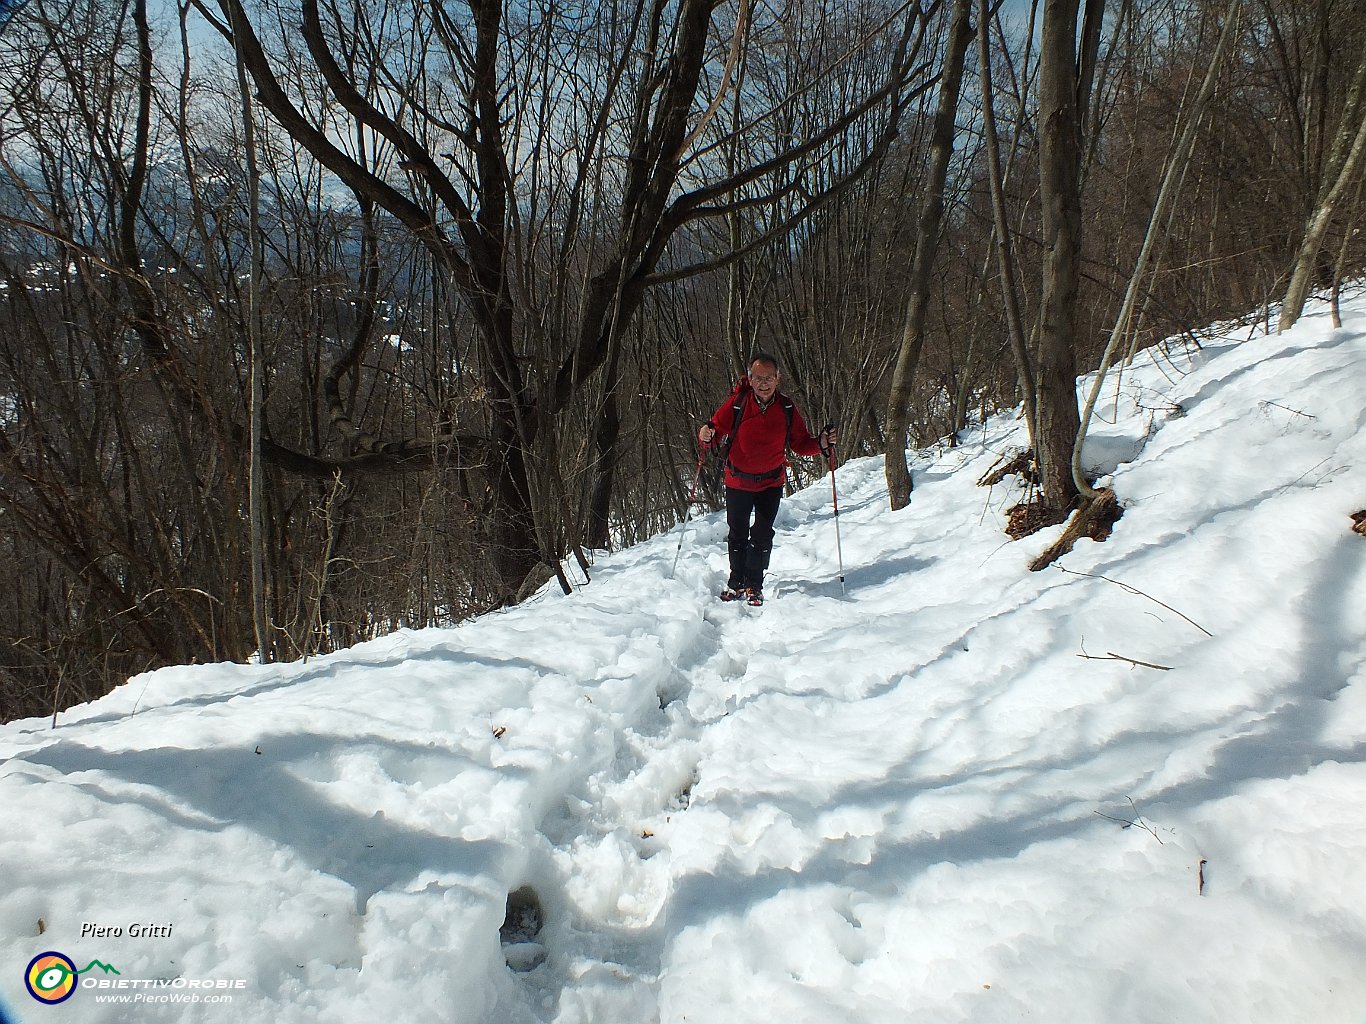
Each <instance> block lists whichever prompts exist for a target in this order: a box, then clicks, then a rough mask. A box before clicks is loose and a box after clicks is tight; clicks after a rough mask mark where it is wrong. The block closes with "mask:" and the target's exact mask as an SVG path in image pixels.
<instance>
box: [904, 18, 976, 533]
mask: <svg viewBox="0 0 1366 1024" xmlns="http://www.w3.org/2000/svg"><path fill="white" fill-rule="evenodd" d="M971 10H972V0H954V5H953V13H952V15H951V21H950V24H949V38H948V48H947V50H946V51H945V53H944V67H943V71H942V72H941V74H940V78H939V106H938V109H937V110H936V111H935V116H934V138H933V141H932V143H931V146H930V173H929V181H928V182H927V184H926V189H925V202H924V205H923V206H922V207H921V209H920V218H919V223H918V225H917V232H916V243H915V258H914V261H913V263H912V265H911V281H910V299H909V300H908V303H907V306H906V321H905V326H904V328H903V330H902V335H901V349H900V352H899V353H898V355H897V360H896V369H895V370H894V371H893V374H892V388H891V395H890V397H889V398H888V401H887V454H886V455H885V456H884V472H885V473H886V476H887V494H888V497H889V498H890V500H891V505H892V508H893V509H899V508H904V507H905V506H906V504H907V502H909V501H910V499H911V488H912V483H911V470H910V467H909V466H908V465H907V463H906V449H907V447H908V444H909V438H908V437H907V424H908V421H909V419H910V404H911V387H912V385H913V384H914V383H915V371H916V368H917V366H918V365H919V363H920V352H921V349H922V348H923V347H924V345H925V315H926V311H927V310H928V308H929V302H930V273H931V271H932V270H933V269H934V258H935V254H936V253H937V252H938V249H939V229H940V225H941V224H942V223H943V220H944V183H945V182H946V181H947V180H948V174H949V159H950V158H951V157H952V156H953V140H954V135H955V133H956V130H957V128H956V123H955V122H956V120H957V116H958V97H959V92H960V90H961V86H962V82H963V62H964V59H965V57H966V55H967V52H968V44H969V43H970V42H972V24H971V21H970V13H971Z"/></svg>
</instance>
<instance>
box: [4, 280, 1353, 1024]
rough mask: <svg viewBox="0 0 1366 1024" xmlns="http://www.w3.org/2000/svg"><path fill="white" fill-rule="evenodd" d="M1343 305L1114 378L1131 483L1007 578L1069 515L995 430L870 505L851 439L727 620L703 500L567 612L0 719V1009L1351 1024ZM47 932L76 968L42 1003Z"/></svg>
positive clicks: (597, 1021)
mask: <svg viewBox="0 0 1366 1024" xmlns="http://www.w3.org/2000/svg"><path fill="white" fill-rule="evenodd" d="M1344 318H1345V326H1344V327H1343V328H1342V329H1340V330H1336V331H1335V330H1331V329H1330V328H1329V326H1328V323H1327V319H1326V316H1325V315H1324V314H1323V313H1322V312H1321V311H1311V315H1309V316H1308V317H1306V318H1305V320H1304V321H1302V324H1301V326H1300V327H1298V328H1297V329H1296V330H1295V331H1293V332H1291V333H1288V334H1286V335H1284V336H1280V337H1275V336H1272V337H1267V336H1262V335H1261V334H1260V333H1258V332H1255V331H1253V332H1249V331H1248V330H1247V329H1246V328H1244V329H1241V330H1240V331H1231V332H1230V333H1229V334H1228V335H1227V336H1226V337H1223V338H1222V339H1220V340H1217V341H1216V342H1215V343H1213V344H1211V345H1208V346H1207V347H1205V348H1204V349H1203V350H1200V351H1189V352H1185V353H1181V354H1174V355H1173V356H1171V357H1170V358H1168V357H1165V356H1144V357H1143V358H1142V360H1141V361H1140V365H1138V366H1136V367H1135V368H1133V369H1132V370H1130V371H1128V372H1126V373H1125V374H1124V376H1123V378H1122V379H1121V380H1118V381H1116V380H1111V381H1110V382H1109V383H1107V386H1106V392H1105V393H1106V395H1107V397H1106V399H1105V402H1104V403H1103V406H1102V413H1103V415H1104V416H1105V417H1106V418H1107V419H1108V420H1110V421H1111V422H1108V423H1099V424H1097V427H1096V429H1095V431H1094V435H1095V436H1094V437H1093V439H1092V442H1091V445H1090V447H1089V448H1088V458H1089V459H1090V460H1091V462H1092V463H1093V464H1094V465H1098V466H1100V467H1101V468H1102V469H1103V470H1105V471H1107V472H1109V473H1110V474H1111V476H1110V478H1109V480H1108V482H1109V483H1111V484H1112V485H1113V486H1114V488H1115V490H1116V491H1117V492H1118V494H1119V496H1120V498H1121V500H1122V501H1123V503H1124V505H1125V507H1126V512H1125V515H1124V518H1123V519H1122V520H1121V521H1120V522H1119V523H1118V524H1117V526H1116V528H1115V532H1114V535H1113V537H1112V538H1111V539H1110V540H1109V541H1108V542H1106V543H1103V544H1095V543H1092V542H1090V541H1082V542H1081V543H1080V544H1079V545H1078V547H1077V548H1076V550H1075V551H1074V552H1073V553H1072V554H1070V555H1068V556H1067V557H1065V558H1064V559H1063V560H1062V562H1061V568H1056V567H1055V568H1051V569H1048V570H1045V571H1043V572H1040V573H1029V572H1026V571H1025V565H1026V563H1027V562H1028V561H1029V559H1030V558H1031V557H1032V556H1033V555H1034V554H1037V553H1038V552H1039V551H1041V550H1042V549H1043V548H1044V547H1046V546H1047V545H1048V544H1049V543H1050V542H1051V541H1052V540H1053V539H1054V538H1055V537H1056V536H1057V533H1058V528H1054V529H1051V530H1048V531H1045V532H1043V533H1040V534H1038V535H1036V536H1034V537H1031V538H1029V539H1027V540H1025V541H1022V542H1019V543H1010V542H1008V541H1007V539H1006V538H1005V536H1004V535H1003V533H1002V529H1001V527H1002V522H1003V519H1004V510H1005V508H1006V507H1007V506H1008V505H1010V504H1011V503H1013V502H1014V501H1015V500H1017V498H1018V496H1019V493H1020V491H1019V488H1018V484H1017V482H1015V481H1014V479H1013V478H1012V479H1011V480H1010V481H1008V482H1007V483H1005V484H1001V485H997V486H996V487H993V488H990V489H987V488H982V487H978V486H977V485H976V481H977V479H978V478H979V477H980V476H981V475H982V474H983V473H984V472H985V471H986V470H987V469H988V468H989V467H991V466H992V465H993V464H994V463H996V462H997V460H998V458H999V457H1000V456H1001V455H1002V454H1003V453H1005V452H1007V451H1008V450H1009V449H1010V448H1011V447H1012V446H1021V445H1022V444H1023V443H1024V441H1023V434H1022V431H1021V428H1020V425H1019V423H1018V422H1016V421H1015V420H1013V419H1011V418H1008V417H1005V418H1000V419H997V420H993V421H991V422H989V423H987V424H986V425H984V426H983V427H982V428H980V429H979V430H977V431H975V432H973V433H972V434H971V436H968V437H966V438H965V439H964V443H963V444H962V445H961V446H960V447H958V448H956V449H951V450H945V451H942V452H938V453H930V454H925V455H922V456H921V457H919V458H918V459H917V460H916V463H915V468H916V484H917V486H916V491H915V493H914V495H913V498H912V502H911V504H910V506H909V507H908V508H906V509H904V510H902V511H900V512H897V513H892V512H889V511H888V510H887V503H886V496H885V492H884V488H883V484H882V475H881V463H880V461H878V460H871V459H869V460H861V461H855V462H852V463H850V464H849V465H847V466H845V467H843V468H841V470H840V471H839V474H838V486H839V488H840V494H839V498H840V509H841V515H840V529H841V533H842V540H843V551H844V562H845V566H846V573H847V582H848V594H847V596H842V595H841V590H840V586H839V582H838V567H837V564H836V557H835V550H836V549H835V523H834V519H833V517H832V514H831V493H830V483H829V480H828V479H826V480H822V481H819V482H817V483H816V484H815V485H814V486H813V487H811V488H809V489H807V490H805V491H803V492H801V493H799V494H797V495H795V496H793V497H791V498H789V499H788V500H786V501H785V503H784V505H783V509H782V512H781V513H780V517H779V536H778V540H777V544H776V547H775V551H774V558H773V565H772V572H771V577H770V583H769V588H768V589H769V596H770V600H769V603H768V605H767V606H766V607H764V608H763V609H762V610H761V611H757V612H756V611H755V610H752V609H747V608H739V607H735V606H731V605H722V604H720V603H719V602H716V601H715V600H713V599H712V597H711V595H712V594H713V593H714V592H715V590H716V589H717V588H718V586H719V585H720V583H721V582H722V573H723V565H724V550H723V549H724V537H723V532H724V524H723V522H722V521H721V519H720V518H719V517H717V516H709V517H704V518H702V519H701V520H699V521H695V522H694V523H692V524H691V525H690V526H689V527H688V532H687V535H686V538H685V541H684V546H683V556H682V560H681V562H680V565H679V570H678V573H677V577H676V578H674V579H668V578H666V577H667V574H668V571H669V568H670V565H671V563H672V561H673V557H674V552H675V549H676V546H677V540H678V534H677V532H676V531H675V532H674V533H671V534H669V535H666V536H663V537H660V538H657V539H656V540H654V541H652V542H650V543H647V544H643V545H640V546H638V547H636V548H633V549H630V550H627V551H624V552H621V553H619V554H617V555H614V556H611V557H606V558H603V559H602V560H601V561H600V562H599V564H598V565H597V566H596V568H595V570H594V578H593V582H592V583H591V584H590V585H588V586H586V587H584V588H582V589H581V590H579V591H578V592H577V593H576V594H575V595H573V596H572V597H569V598H563V597H560V596H558V594H554V595H552V594H546V595H544V596H542V597H540V598H537V599H536V600H534V601H532V602H530V603H528V604H526V605H524V606H522V607H519V608H516V609H512V610H509V611H506V612H503V613H499V614H496V615H491V616H488V617H485V618H483V619H481V620H479V621H474V622H470V623H467V624H464V625H461V626H460V627H458V628H454V629H449V630H426V631H422V632H410V633H401V634H397V635H394V636H392V637H389V638H386V639H384V640H380V641H376V642H373V643H369V644H366V645H363V646H360V647H357V648H355V649H354V650H351V651H347V652H344V653H341V654H337V655H333V656H330V657H326V658H319V659H316V660H314V661H312V662H309V663H307V664H299V665H290V666H265V667H262V666H245V667H244V666H211V667H199V668H182V669H168V670H164V671H160V672H156V673H152V674H150V675H147V676H142V677H139V678H137V679H134V680H132V681H131V682H129V683H128V684H127V685H126V686H124V687H122V688H120V689H119V690H117V691H116V692H114V693H112V694H110V695H109V696H108V697H106V698H104V699H103V700H100V701H98V702H96V703H94V704H91V705H88V706H85V707H81V708H77V709H73V710H72V711H70V712H68V713H66V714H64V715H62V716H61V718H60V720H59V722H58V725H57V727H56V728H55V729H52V728H51V723H50V722H49V721H28V722H20V723H14V724H12V725H9V726H6V727H3V728H0V757H2V758H3V761H2V762H0V816H2V820H3V826H4V827H3V830H0V876H2V877H3V886H4V891H3V893H0V993H2V994H3V1000H4V1003H5V1005H6V1006H7V1008H8V1013H9V1015H10V1016H11V1017H17V1018H20V1019H22V1020H25V1021H39V1022H42V1021H48V1022H54V1024H55V1022H60V1021H65V1020H70V1021H77V1020H79V1021H82V1022H106V1021H139V1022H141V1021H243V1020H260V1021H274V1022H280V1024H286V1022H314V1021H327V1022H330V1024H346V1022H357V1024H359V1022H363V1021H364V1022H369V1021H372V1020H375V1019H377V1018H378V1019H383V1020H393V1021H402V1022H405V1024H409V1022H411V1024H424V1022H437V1021H451V1022H461V1024H463V1022H471V1024H476V1022H498V1024H502V1022H536V1021H547V1022H549V1021H554V1022H560V1024H569V1022H585V1024H586V1022H593V1024H616V1022H621V1024H639V1022H647V1021H655V1020H659V1021H666V1022H683V1021H688V1022H711V1024H743V1022H754V1024H760V1022H762V1024H770V1022H773V1021H783V1022H784V1024H797V1022H815V1024H819V1022H839V1024H846V1022H859V1024H873V1022H887V1024H893V1022H894V1024H906V1022H926V1024H945V1022H955V1021H964V1022H973V1024H981V1022H995V1021H1015V1020H1022V1019H1026V1020H1027V1019H1039V1020H1049V1021H1067V1022H1069V1024H1086V1022H1144V1021H1153V1022H1164V1024H1166V1022H1180V1024H1198V1022H1220V1024H1224V1022H1230V1021H1238V1022H1240V1024H1256V1022H1264V1024H1286V1022H1294V1021H1305V1022H1313V1024H1327V1022H1336V1021H1341V1022H1359V1021H1361V1020H1362V1019H1363V1014H1366V970H1363V969H1362V965H1363V964H1366V871H1363V864H1366V766H1364V765H1363V758H1364V757H1366V667H1363V666H1366V538H1363V537H1360V536H1357V535H1354V534H1353V533H1351V532H1350V526H1351V520H1350V519H1349V518H1348V517H1349V514H1350V513H1352V512H1353V511H1355V510H1357V509H1361V508H1363V507H1366V298H1363V297H1361V296H1358V297H1357V298H1356V299H1355V300H1354V301H1353V302H1352V303H1350V304H1349V305H1348V307H1347V308H1346V310H1345V317H1344ZM1249 333H1251V336H1249ZM1064 570H1066V571H1064ZM1135 662H1141V663H1146V664H1135ZM1149 666H1158V667H1149ZM527 890H529V891H530V892H531V893H534V901H533V899H532V898H531V897H529V896H528V895H527ZM512 893H518V895H517V896H516V898H515V900H514V901H513V902H514V904H515V905H516V906H515V910H516V911H517V912H516V913H514V914H513V915H511V919H509V920H508V921H507V926H506V927H503V926H504V925H505V915H506V913H507V909H508V905H509V895H510V894H512ZM533 902H535V903H539V913H537V908H536V907H534V906H532V904H533ZM138 926H151V927H150V928H143V927H138ZM99 929H105V930H104V931H103V932H101V931H99ZM500 931H501V934H500ZM48 951H53V952H57V953H61V954H64V955H65V956H66V957H68V958H69V960H70V962H71V966H72V967H73V968H74V969H75V970H77V971H78V972H80V973H79V975H78V977H77V979H76V982H77V984H76V987H75V991H74V992H73V994H72V995H71V997H70V998H69V999H67V1000H66V1001H64V1002H62V1003H60V1004H57V1005H53V1006H43V1005H40V1003H39V1002H38V1001H36V1000H35V999H34V998H33V997H32V996H31V995H29V994H28V993H27V992H26V991H25V974H26V965H28V964H29V962H30V961H31V960H33V959H34V958H35V957H37V956H38V955H39V954H41V953H44V952H48ZM93 961H100V962H101V963H102V964H105V965H109V966H110V967H112V968H114V969H115V970H117V971H118V974H113V973H106V972H105V970H104V969H103V968H101V967H100V966H99V965H97V964H95V963H93ZM41 966H43V965H42V964H40V965H39V967H41ZM60 977H61V971H60V970H58V971H57V972H56V973H52V972H49V974H48V975H47V976H46V979H45V982H51V981H53V980H57V979H60ZM121 983H122V985H123V987H122V988H119V987H116V986H118V985H119V984H121ZM204 986H217V987H208V988H206V987H204ZM229 997H230V1002H228V1001H227V1000H228V998H229ZM115 1000H122V1001H115Z"/></svg>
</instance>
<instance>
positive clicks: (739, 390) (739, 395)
mask: <svg viewBox="0 0 1366 1024" xmlns="http://www.w3.org/2000/svg"><path fill="white" fill-rule="evenodd" d="M749 392H750V387H749V377H747V376H746V377H741V378H740V383H738V384H736V385H735V392H734V394H732V395H731V408H732V409H734V410H735V420H734V422H732V423H731V425H730V437H729V439H728V440H727V442H726V451H730V446H731V445H732V444H734V443H735V435H736V433H737V432H738V431H739V429H740V420H741V419H742V418H743V417H744V415H745V399H747V398H748V397H749Z"/></svg>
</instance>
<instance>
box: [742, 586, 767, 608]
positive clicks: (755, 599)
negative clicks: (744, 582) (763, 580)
mask: <svg viewBox="0 0 1366 1024" xmlns="http://www.w3.org/2000/svg"><path fill="white" fill-rule="evenodd" d="M745 603H746V604H752V605H754V606H755V607H756V608H757V607H758V606H759V605H761V604H763V603H764V592H763V591H762V590H760V589H759V588H758V587H746V588H745Z"/></svg>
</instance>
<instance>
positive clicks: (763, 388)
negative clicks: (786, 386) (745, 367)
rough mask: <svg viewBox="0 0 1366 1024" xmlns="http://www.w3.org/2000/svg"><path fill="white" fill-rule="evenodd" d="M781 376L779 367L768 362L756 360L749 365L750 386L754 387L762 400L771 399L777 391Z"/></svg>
mask: <svg viewBox="0 0 1366 1024" xmlns="http://www.w3.org/2000/svg"><path fill="white" fill-rule="evenodd" d="M781 377H782V374H780V373H779V372H778V368H777V367H776V366H770V365H769V364H768V363H760V362H754V363H751V364H750V366H749V386H750V387H752V388H753V389H754V393H755V394H756V395H758V396H759V401H761V402H767V401H769V400H770V399H772V397H773V396H774V394H776V393H777V391H778V380H779V378H781Z"/></svg>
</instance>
